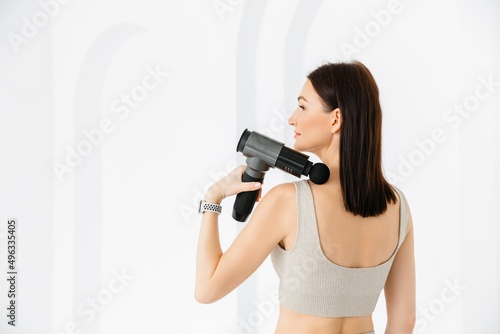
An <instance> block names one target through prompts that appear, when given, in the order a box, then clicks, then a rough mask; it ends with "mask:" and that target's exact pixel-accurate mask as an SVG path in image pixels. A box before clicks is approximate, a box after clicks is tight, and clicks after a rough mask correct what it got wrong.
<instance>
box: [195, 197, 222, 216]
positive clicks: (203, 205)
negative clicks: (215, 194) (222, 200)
mask: <svg viewBox="0 0 500 334" xmlns="http://www.w3.org/2000/svg"><path fill="white" fill-rule="evenodd" d="M205 211H209V212H215V213H217V214H220V213H221V212H222V206H221V205H219V204H214V203H207V202H205V201H204V200H201V201H200V207H199V209H198V212H199V213H203V212H205Z"/></svg>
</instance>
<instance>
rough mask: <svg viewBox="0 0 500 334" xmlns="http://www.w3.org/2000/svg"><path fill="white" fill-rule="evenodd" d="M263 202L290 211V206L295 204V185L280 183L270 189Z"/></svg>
mask: <svg viewBox="0 0 500 334" xmlns="http://www.w3.org/2000/svg"><path fill="white" fill-rule="evenodd" d="M261 202H263V203H264V202H267V203H269V204H272V205H279V206H280V207H282V208H283V209H289V207H290V205H292V204H294V203H295V185H294V184H293V182H287V183H280V184H278V185H276V186H274V187H272V188H271V189H269V190H268V191H267V192H266V194H265V195H264V197H262V200H261ZM261 204H262V203H261ZM261 204H260V205H261Z"/></svg>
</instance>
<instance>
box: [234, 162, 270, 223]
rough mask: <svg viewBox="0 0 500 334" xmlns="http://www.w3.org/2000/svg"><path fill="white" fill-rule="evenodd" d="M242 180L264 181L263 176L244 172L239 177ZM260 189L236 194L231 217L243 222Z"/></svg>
mask: <svg viewBox="0 0 500 334" xmlns="http://www.w3.org/2000/svg"><path fill="white" fill-rule="evenodd" d="M241 180H242V181H243V182H260V183H262V182H263V181H264V178H261V179H259V178H255V177H252V176H250V175H248V174H247V173H246V172H245V173H244V174H243V177H242V178H241ZM259 191H260V189H257V190H253V191H245V192H241V193H239V194H238V195H237V196H236V200H235V201H234V206H233V218H234V219H236V220H237V221H239V222H245V221H246V220H247V218H248V216H249V215H250V213H251V212H252V210H253V206H254V205H255V201H256V200H257V196H259Z"/></svg>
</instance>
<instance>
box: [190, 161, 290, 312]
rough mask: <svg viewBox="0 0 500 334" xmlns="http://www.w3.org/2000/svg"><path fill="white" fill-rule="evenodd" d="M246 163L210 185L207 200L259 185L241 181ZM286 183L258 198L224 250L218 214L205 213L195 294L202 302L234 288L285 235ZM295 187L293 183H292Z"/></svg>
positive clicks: (197, 262)
mask: <svg viewBox="0 0 500 334" xmlns="http://www.w3.org/2000/svg"><path fill="white" fill-rule="evenodd" d="M244 171H245V166H244V165H241V166H239V167H237V168H236V169H234V170H233V171H232V172H231V173H229V174H228V175H227V176H226V177H224V178H222V179H221V180H219V181H217V183H215V184H214V185H213V186H212V187H210V188H209V190H208V191H207V193H206V195H205V201H206V202H209V203H217V204H220V203H221V201H222V200H223V199H224V198H225V197H227V196H232V195H235V194H238V193H240V192H242V191H251V190H256V189H259V188H260V186H261V185H260V183H256V182H242V181H241V176H242V175H243V173H244ZM289 186H290V184H283V185H279V186H276V187H274V188H273V189H271V190H269V191H268V192H267V194H266V196H264V197H263V198H262V200H260V201H259V205H258V206H257V208H256V209H255V210H254V213H253V214H252V217H251V219H250V221H249V222H248V223H247V225H246V226H245V227H244V228H243V230H242V231H241V232H240V233H239V234H238V236H237V237H236V239H235V240H234V241H233V243H232V244H231V246H230V247H229V248H228V249H227V251H226V252H225V253H223V252H222V249H221V246H220V241H219V227H218V215H217V214H216V213H212V212H205V213H203V217H202V220H201V226H200V234H199V239H198V249H197V253H196V287H195V298H196V300H197V301H198V302H200V303H203V304H208V303H213V302H215V301H217V300H219V299H221V298H222V297H224V296H226V295H227V294H228V293H230V292H231V291H233V290H234V289H235V288H236V287H237V286H238V285H240V284H241V283H242V282H243V281H245V280H246V279H247V278H248V277H249V276H250V275H251V274H252V273H253V272H254V271H255V270H256V269H257V268H258V267H259V266H260V265H261V264H262V262H263V261H264V260H265V259H266V257H267V256H268V255H269V253H270V252H271V250H272V248H273V247H274V246H275V245H276V244H278V242H279V241H280V240H281V239H283V238H284V237H285V236H286V227H285V224H284V219H282V217H280V215H281V212H282V211H281V210H279V208H282V207H283V203H284V201H285V200H286V197H289V196H290V193H289V191H288V190H287V189H286V188H287V187H289ZM291 186H292V187H293V185H291Z"/></svg>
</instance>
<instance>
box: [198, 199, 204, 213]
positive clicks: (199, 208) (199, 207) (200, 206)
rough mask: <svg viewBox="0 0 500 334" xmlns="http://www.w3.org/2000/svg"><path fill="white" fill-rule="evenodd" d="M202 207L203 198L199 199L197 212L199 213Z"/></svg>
mask: <svg viewBox="0 0 500 334" xmlns="http://www.w3.org/2000/svg"><path fill="white" fill-rule="evenodd" d="M202 207H203V200H201V201H200V205H199V206H198V213H201V208H202Z"/></svg>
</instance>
